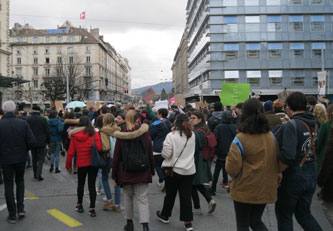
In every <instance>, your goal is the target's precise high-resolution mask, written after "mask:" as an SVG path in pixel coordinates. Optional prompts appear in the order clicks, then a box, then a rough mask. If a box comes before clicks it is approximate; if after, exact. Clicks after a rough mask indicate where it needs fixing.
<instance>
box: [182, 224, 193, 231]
mask: <svg viewBox="0 0 333 231" xmlns="http://www.w3.org/2000/svg"><path fill="white" fill-rule="evenodd" d="M184 229H185V230H186V231H191V230H193V227H192V223H191V222H190V223H187V224H184Z"/></svg>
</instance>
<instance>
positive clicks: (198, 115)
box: [0, 92, 333, 231]
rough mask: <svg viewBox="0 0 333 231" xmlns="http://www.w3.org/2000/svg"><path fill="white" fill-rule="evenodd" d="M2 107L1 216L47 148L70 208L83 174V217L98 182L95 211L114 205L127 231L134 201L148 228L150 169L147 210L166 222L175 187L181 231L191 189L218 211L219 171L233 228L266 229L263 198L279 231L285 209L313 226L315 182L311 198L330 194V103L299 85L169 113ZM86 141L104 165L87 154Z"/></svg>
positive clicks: (37, 173)
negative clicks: (70, 190) (71, 179)
mask: <svg viewBox="0 0 333 231" xmlns="http://www.w3.org/2000/svg"><path fill="white" fill-rule="evenodd" d="M2 110H3V113H2V114H3V115H2V118H1V120H0V165H1V167H2V174H3V180H4V184H5V198H6V203H7V208H8V212H9V216H8V218H7V221H8V222H9V223H15V222H16V221H17V216H18V217H19V218H23V217H24V216H25V210H24V203H23V200H24V173H25V168H27V167H29V166H30V160H29V158H30V153H31V159H32V167H33V177H34V178H35V180H36V181H37V182H40V181H43V175H42V174H43V173H42V169H43V164H44V160H45V158H46V156H47V155H49V156H50V169H49V172H50V173H53V172H54V173H60V172H61V170H63V169H62V167H63V166H59V155H60V154H63V155H64V156H66V165H65V166H64V167H65V168H66V170H67V171H68V172H69V173H73V174H77V177H78V183H77V203H76V205H75V210H76V211H77V212H79V213H83V212H84V207H85V206H84V205H83V194H84V186H85V182H86V178H88V189H89V197H90V205H89V207H88V212H89V215H90V216H91V217H95V216H96V211H95V202H96V197H97V195H100V194H101V191H102V190H103V191H104V193H105V198H104V199H103V200H104V201H105V204H104V206H103V209H105V210H107V209H112V210H114V211H115V212H118V213H120V212H121V211H122V210H121V204H122V205H123V206H124V216H125V219H126V224H125V226H124V230H126V231H132V230H134V223H133V218H134V203H135V204H136V207H137V210H138V214H139V223H140V224H142V228H143V230H144V231H147V230H149V221H150V209H149V199H148V193H149V187H148V185H149V183H152V181H153V176H154V175H155V172H156V174H157V187H159V188H160V190H161V193H163V192H165V195H164V201H163V204H161V210H158V211H156V213H154V214H155V215H156V218H157V219H159V220H160V221H161V222H162V223H164V224H167V223H169V222H170V221H169V218H170V217H171V215H172V210H173V207H174V203H175V198H176V196H177V193H178V194H179V198H180V200H179V202H180V218H179V219H180V221H182V222H183V225H184V229H185V230H186V231H190V230H193V229H194V228H193V226H192V221H193V215H200V214H202V213H203V211H202V208H201V204H200V197H199V192H200V194H202V196H203V198H204V199H205V202H206V203H207V206H208V211H207V212H208V214H211V213H214V211H215V210H216V209H218V206H217V203H216V202H215V200H214V197H215V196H216V191H217V185H218V182H219V176H220V172H221V170H222V181H221V183H220V185H221V186H222V187H223V188H224V189H225V190H226V191H227V192H228V193H229V194H230V198H231V199H232V200H233V203H234V210H235V217H236V227H237V230H249V229H250V228H251V229H252V230H268V228H267V227H266V225H265V224H264V223H263V222H262V219H261V217H262V214H263V212H264V210H265V207H266V204H268V203H275V214H276V218H277V226H278V230H283V231H285V230H293V215H295V217H296V220H297V222H298V223H299V224H300V225H301V226H302V228H303V229H304V230H322V229H321V227H320V225H319V224H318V222H317V221H316V219H315V218H314V217H313V216H312V214H311V209H310V207H311V202H312V198H313V195H314V194H315V191H316V188H317V185H318V186H319V188H320V190H319V191H318V193H317V194H316V196H318V197H319V198H320V199H322V200H325V201H330V202H331V201H332V200H333V197H332V195H333V155H332V154H333V129H332V128H333V104H327V103H322V102H319V101H318V100H317V99H316V98H315V97H313V96H307V97H306V96H305V95H304V94H303V93H301V92H293V93H291V94H290V95H289V96H288V97H287V99H286V100H285V101H282V100H279V99H277V100H275V101H274V102H272V101H271V100H268V101H266V102H260V101H259V100H258V99H255V98H250V99H248V100H246V101H245V102H243V103H239V104H238V105H236V106H234V107H230V106H223V105H222V104H221V103H220V102H215V103H214V104H213V105H210V106H209V107H207V108H197V109H195V108H192V107H191V106H190V105H185V106H184V107H183V106H179V105H172V107H171V111H169V110H168V109H166V108H160V109H158V110H155V108H154V107H153V105H152V102H149V103H147V106H146V107H140V108H136V107H135V106H134V105H124V106H123V107H122V105H119V104H118V105H116V106H113V107H111V108H109V107H107V106H106V105H103V106H102V107H101V108H99V109H98V110H96V111H95V109H94V108H92V107H91V108H89V109H85V108H84V109H81V108H75V110H73V111H66V112H65V113H63V112H62V111H60V112H57V111H56V110H54V109H53V110H50V111H48V113H47V115H46V114H44V113H41V110H40V108H39V107H38V106H34V107H33V111H32V113H31V114H30V115H27V114H26V113H17V112H16V106H15V103H14V102H13V101H6V102H4V103H3V105H2ZM93 149H96V150H97V153H98V154H97V155H99V157H101V162H103V165H101V166H96V165H95V163H93V162H92V159H93V158H94V155H96V152H95V151H93ZM102 160H103V161H102ZM101 164H102V163H101ZM213 167H214V169H213ZM0 178H1V177H0ZM14 179H15V183H16V199H15V196H14ZM111 179H112V182H111V181H110V180H111ZM110 185H113V186H114V195H115V198H114V200H113V197H112V193H111V188H110ZM73 207H74V206H73Z"/></svg>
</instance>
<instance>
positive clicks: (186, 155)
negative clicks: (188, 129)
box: [161, 131, 195, 175]
mask: <svg viewBox="0 0 333 231" xmlns="http://www.w3.org/2000/svg"><path fill="white" fill-rule="evenodd" d="M186 140H187V137H186V136H185V135H184V134H183V135H182V136H180V132H179V131H172V132H170V133H169V134H168V135H167V136H166V138H165V141H164V143H163V150H162V153H161V155H162V157H163V158H164V161H163V163H162V167H173V166H174V167H173V171H174V172H175V173H178V174H180V175H193V174H194V173H195V163H194V151H195V135H194V133H193V132H192V136H191V137H190V138H188V141H187V143H186ZM185 144H186V146H185ZM183 150H184V151H183ZM182 151H183V152H182ZM178 157H179V159H178ZM177 159H178V160H177Z"/></svg>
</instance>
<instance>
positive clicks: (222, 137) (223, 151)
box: [214, 123, 236, 160]
mask: <svg viewBox="0 0 333 231" xmlns="http://www.w3.org/2000/svg"><path fill="white" fill-rule="evenodd" d="M214 135H215V137H216V141H217V145H216V148H215V154H216V157H217V159H219V160H225V158H226V156H227V155H228V152H229V148H230V145H231V143H232V141H233V139H234V138H235V136H236V125H235V124H232V123H222V124H219V125H217V126H216V127H215V130H214Z"/></svg>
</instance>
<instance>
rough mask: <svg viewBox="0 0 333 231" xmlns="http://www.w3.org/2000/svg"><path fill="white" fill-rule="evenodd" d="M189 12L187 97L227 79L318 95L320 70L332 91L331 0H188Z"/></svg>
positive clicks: (266, 91)
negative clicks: (318, 74)
mask: <svg viewBox="0 0 333 231" xmlns="http://www.w3.org/2000/svg"><path fill="white" fill-rule="evenodd" d="M186 11H187V25H186V26H187V29H188V32H189V33H188V41H189V46H188V54H189V55H188V65H189V66H188V67H189V75H188V78H189V94H188V95H187V96H188V97H189V96H191V95H195V94H203V95H216V94H218V93H219V91H220V90H221V84H222V83H223V82H231V83H250V84H251V90H252V91H254V92H255V93H256V94H259V95H276V94H277V93H278V92H281V91H282V90H283V89H284V88H288V89H295V90H299V91H302V92H304V93H305V94H318V78H317V73H318V72H319V71H321V70H322V68H324V70H325V71H327V72H328V76H329V79H330V80H331V81H329V84H327V85H329V86H330V89H329V94H332V93H333V89H332V88H333V86H332V85H333V81H332V80H333V69H332V68H333V43H332V42H333V0H188V2H187V8H186Z"/></svg>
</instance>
